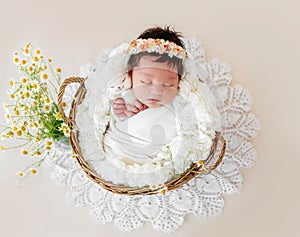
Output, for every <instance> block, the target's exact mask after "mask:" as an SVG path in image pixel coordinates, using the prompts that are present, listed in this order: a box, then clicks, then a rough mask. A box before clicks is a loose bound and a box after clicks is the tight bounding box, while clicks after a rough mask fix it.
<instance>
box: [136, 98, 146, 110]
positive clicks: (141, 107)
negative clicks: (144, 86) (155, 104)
mask: <svg viewBox="0 0 300 237" xmlns="http://www.w3.org/2000/svg"><path fill="white" fill-rule="evenodd" d="M134 105H135V106H136V107H137V108H138V109H143V108H144V104H142V103H141V102H140V101H138V100H136V101H135V102H134Z"/></svg>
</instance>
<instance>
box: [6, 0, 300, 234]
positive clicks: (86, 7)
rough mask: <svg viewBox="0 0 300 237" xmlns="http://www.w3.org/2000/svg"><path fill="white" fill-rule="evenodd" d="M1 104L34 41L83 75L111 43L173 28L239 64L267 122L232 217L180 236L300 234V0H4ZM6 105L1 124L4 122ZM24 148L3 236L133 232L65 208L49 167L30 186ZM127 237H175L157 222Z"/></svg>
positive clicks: (186, 229)
mask: <svg viewBox="0 0 300 237" xmlns="http://www.w3.org/2000/svg"><path fill="white" fill-rule="evenodd" d="M0 9H1V10H0V11H1V14H0V35H1V38H0V42H1V43H0V95H1V96H0V103H1V104H2V103H3V102H4V101H7V95H6V90H7V89H8V87H9V85H8V84H9V80H10V78H11V77H14V76H16V75H17V71H16V68H15V66H14V65H13V64H12V53H13V52H14V51H15V50H17V49H20V48H21V47H22V46H23V45H24V44H25V43H26V42H28V41H30V42H32V43H33V44H34V45H35V46H37V47H40V48H42V49H43V50H44V52H45V54H47V55H48V56H51V57H52V58H53V59H54V60H55V64H56V65H58V66H60V67H62V68H63V75H64V76H65V77H67V76H71V75H78V72H79V67H80V65H82V64H83V63H85V62H88V61H90V62H95V59H96V56H97V55H98V53H99V52H100V51H101V49H103V48H105V47H110V46H116V45H118V44H120V43H122V42H127V41H130V40H132V39H133V38H135V37H136V36H137V35H138V34H139V33H140V32H141V31H142V30H144V29H145V28H148V27H150V26H154V25H157V24H159V25H164V24H171V25H173V26H175V28H176V29H177V30H179V31H182V32H183V33H184V35H185V36H186V37H187V38H189V37H193V36H195V37H197V38H198V39H199V40H201V42H202V43H203V45H204V47H205V49H206V52H207V59H208V60H210V59H212V58H215V57H219V58H221V59H222V60H224V61H226V62H228V63H229V64H230V65H231V67H232V70H233V84H241V85H242V86H244V87H245V88H247V89H248V90H250V91H251V93H252V95H253V97H254V105H253V110H252V111H253V113H255V114H256V116H257V117H258V119H260V120H261V121H262V129H261V132H260V133H259V136H258V137H257V138H256V139H255V140H253V143H254V145H255V147H256V149H257V152H258V159H257V161H256V164H255V166H254V167H252V168H251V169H248V170H242V172H243V175H244V189H243V192H242V193H240V194H238V195H234V196H225V200H226V205H225V209H224V212H223V215H222V216H220V217H217V218H214V219H205V220H199V219H197V218H196V217H194V216H193V215H189V216H187V218H186V219H185V223H184V224H183V226H181V228H180V229H179V230H178V231H176V232H175V233H172V234H171V235H172V236H210V237H213V236H223V237H225V236H258V237H260V236H272V237H275V236H287V237H296V236H300V230H299V212H300V204H299V200H300V197H299V196H300V190H299V177H300V175H299V167H300V155H299V149H300V135H299V134H300V126H299V121H300V112H299V101H300V100H299V99H300V96H299V90H300V83H299V81H300V78H299V75H300V74H299V68H300V47H299V42H300V23H299V22H300V14H299V11H300V4H299V3H298V1H296V0H293V1H292V0H285V1H284V0H281V1H278V0H252V1H242V0H227V1H221V0H220V1H214V0H210V1H202V0H194V1H177V0H172V1H167V0H165V1H161V0H151V1H141V0H137V1H129V0H127V1H115V0H111V1H100V0H85V1H63V0H60V1H58V0H52V1H42V0H31V1H29V0H19V1H15V0H11V1H4V0H0ZM2 115H3V109H2V108H1V123H3V122H4V119H3V116H2ZM26 159H27V158H24V157H20V155H19V151H9V152H5V153H0V185H1V191H0V192H1V201H0V226H1V227H0V236H4V237H37V236H45V237H49V236H56V237H69V236H72V237H79V236H89V237H94V236H108V235H109V236H124V234H125V233H123V232H120V231H119V230H117V228H116V227H115V226H114V224H108V225H104V226H99V225H96V224H94V223H93V222H92V221H91V220H90V218H89V214H88V208H74V207H68V206H66V205H65V193H66V191H67V190H66V189H64V188H60V187H57V186H56V185H55V184H53V183H51V181H50V178H49V173H50V168H49V167H47V166H44V167H43V168H42V169H41V170H40V171H39V173H38V174H37V175H36V176H35V177H29V178H28V179H27V180H25V182H24V183H23V185H22V187H21V188H20V187H18V185H17V177H16V176H15V173H16V172H17V171H18V170H20V169H22V168H24V167H25V166H26V164H28V163H27V161H26ZM126 235H127V236H141V235H143V236H144V237H146V236H165V235H166V234H164V233H161V232H158V231H155V230H153V229H152V227H151V226H150V224H147V225H146V226H145V227H144V228H143V229H140V230H136V231H133V232H130V233H127V234H126Z"/></svg>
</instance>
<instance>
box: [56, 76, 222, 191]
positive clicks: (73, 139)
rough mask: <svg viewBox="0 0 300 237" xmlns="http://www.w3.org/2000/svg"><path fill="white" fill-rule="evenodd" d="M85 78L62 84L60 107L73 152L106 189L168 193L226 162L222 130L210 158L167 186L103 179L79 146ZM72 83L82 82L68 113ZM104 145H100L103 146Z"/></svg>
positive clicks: (95, 179)
mask: <svg viewBox="0 0 300 237" xmlns="http://www.w3.org/2000/svg"><path fill="white" fill-rule="evenodd" d="M85 80H86V79H85V78H81V77H70V78H67V79H66V80H65V81H64V82H63V84H62V85H61V87H60V90H59V95H58V107H59V110H60V112H61V114H62V116H63V119H64V121H65V122H66V123H67V124H68V125H69V127H70V128H71V135H70V144H71V147H72V149H73V152H74V153H75V155H76V159H77V161H78V163H79V165H80V166H81V168H82V169H83V171H84V172H85V173H86V175H87V177H88V178H89V179H91V180H92V181H94V182H95V183H97V184H99V185H100V186H101V187H102V188H104V189H106V190H108V191H110V192H113V193H115V194H121V195H131V196H133V195H153V194H164V193H165V192H166V191H171V190H175V189H178V188H181V187H182V186H183V185H184V184H185V183H187V182H188V181H190V180H191V179H193V178H194V177H199V176H202V175H206V174H208V173H209V172H210V171H212V170H214V169H215V168H216V167H217V166H218V165H219V164H220V163H221V161H222V159H223V157H224V154H225V149H226V141H225V139H224V138H223V136H222V135H221V133H220V132H216V134H215V138H214V139H213V140H212V146H211V149H210V153H209V155H208V157H207V158H206V159H205V160H203V161H199V162H198V163H192V164H191V166H190V168H189V169H187V170H186V171H185V172H184V173H182V174H180V175H178V176H176V177H175V178H173V179H172V180H169V181H167V182H165V183H164V184H163V185H160V186H159V187H150V186H149V187H148V186H146V187H142V188H136V187H126V186H122V185H116V184H114V183H112V182H109V181H107V180H105V179H103V178H101V177H100V176H99V175H98V174H97V173H96V172H95V170H94V169H93V168H92V167H90V165H89V164H88V162H87V161H86V160H85V158H84V156H83V154H82V152H81V148H80V146H79V139H78V136H79V133H80V131H79V130H78V129H77V125H76V111H77V107H78V106H79V105H80V104H81V102H82V101H83V100H84V97H85V93H86V88H85V84H84V82H85ZM72 83H79V84H80V86H79V88H78V90H77V92H76V94H75V95H74V99H73V101H72V104H71V108H70V112H69V115H68V116H67V115H66V114H65V111H64V109H63V106H62V101H63V95H64V93H65V89H66V87H67V86H68V85H69V84H72ZM100 145H101V144H99V146H100Z"/></svg>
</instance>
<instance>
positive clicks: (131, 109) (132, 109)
mask: <svg viewBox="0 0 300 237" xmlns="http://www.w3.org/2000/svg"><path fill="white" fill-rule="evenodd" d="M126 107H127V110H126V111H125V114H126V115H127V116H129V117H131V116H133V115H135V114H137V113H139V112H141V111H143V110H145V109H147V108H148V106H147V105H144V104H142V103H141V102H140V101H138V100H136V101H135V102H134V105H132V104H127V105H126Z"/></svg>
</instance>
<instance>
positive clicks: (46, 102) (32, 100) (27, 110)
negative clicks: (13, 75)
mask: <svg viewBox="0 0 300 237" xmlns="http://www.w3.org/2000/svg"><path fill="white" fill-rule="evenodd" d="M13 62H14V64H15V65H16V66H17V68H18V78H17V79H16V80H14V79H12V80H10V82H9V84H10V89H9V91H8V97H9V99H8V100H9V103H7V104H4V105H3V107H4V110H5V118H6V121H7V125H5V126H1V140H6V139H15V140H16V142H14V143H17V145H14V146H10V147H6V146H4V145H3V144H1V145H0V148H1V150H2V151H5V150H9V149H20V152H21V155H24V156H30V157H33V159H31V161H32V162H31V164H29V165H28V166H27V167H26V168H24V169H23V170H22V171H20V172H18V175H19V176H20V177H23V178H24V177H26V176H27V175H29V174H35V173H36V172H37V169H38V168H39V167H40V166H41V164H42V163H43V162H44V160H45V159H46V158H47V157H48V156H50V154H52V156H53V153H51V152H50V151H51V149H52V147H53V143H54V142H63V143H68V137H69V136H70V129H69V127H68V125H67V124H65V123H64V121H63V119H62V115H61V113H60V112H59V109H58V105H57V103H56V99H57V95H58V88H59V86H60V84H61V71H62V70H61V69H60V68H58V67H56V68H54V67H53V65H52V59H51V58H45V57H44V55H43V54H42V51H41V50H40V49H37V48H34V47H33V46H32V45H31V44H29V43H28V44H26V45H25V47H24V48H23V49H22V50H21V51H20V52H19V51H17V52H15V53H14V55H13ZM63 106H66V103H65V102H63ZM52 158H54V156H53V157H52Z"/></svg>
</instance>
